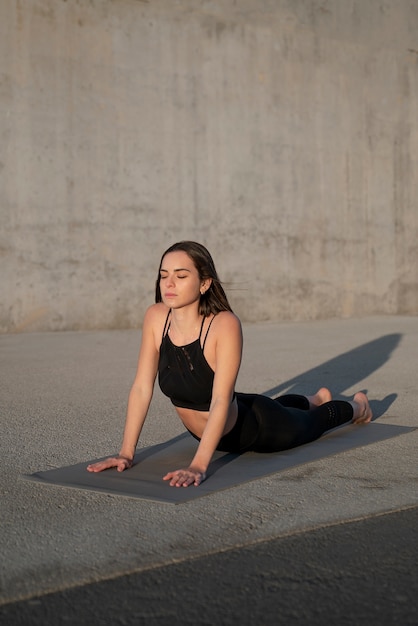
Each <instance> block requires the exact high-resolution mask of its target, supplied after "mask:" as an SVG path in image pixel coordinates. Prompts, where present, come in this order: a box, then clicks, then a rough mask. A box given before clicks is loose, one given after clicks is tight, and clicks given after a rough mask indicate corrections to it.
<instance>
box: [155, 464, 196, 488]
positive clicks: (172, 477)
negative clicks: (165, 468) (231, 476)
mask: <svg viewBox="0 0 418 626" xmlns="http://www.w3.org/2000/svg"><path fill="white" fill-rule="evenodd" d="M163 480H169V481H170V486H171V487H189V485H194V486H195V487H198V486H199V485H200V483H203V481H204V480H206V473H205V472H200V471H199V470H197V469H195V468H194V467H192V466H190V467H187V468H185V469H178V470H175V471H174V472H168V473H167V474H166V475H165V476H164V477H163Z"/></svg>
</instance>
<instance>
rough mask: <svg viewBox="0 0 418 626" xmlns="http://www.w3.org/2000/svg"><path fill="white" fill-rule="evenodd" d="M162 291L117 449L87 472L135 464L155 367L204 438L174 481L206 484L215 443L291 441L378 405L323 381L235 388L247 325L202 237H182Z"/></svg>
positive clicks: (365, 416)
mask: <svg viewBox="0 0 418 626" xmlns="http://www.w3.org/2000/svg"><path fill="white" fill-rule="evenodd" d="M155 300H156V303H155V304H154V305H152V306H151V307H150V308H149V309H148V310H147V312H146V314H145V318H144V323H143V329H142V342H141V349H140V353H139V359H138V368H137V373H136V376H135V380H134V383H133V386H132V389H131V392H130V394H129V401H128V409H127V416H126V423H125V430H124V436H123V442H122V447H121V450H120V453H119V455H118V456H115V457H111V458H108V459H106V460H104V461H100V462H98V463H94V464H92V465H89V466H88V468H87V469H88V471H90V472H101V471H102V470H105V469H108V468H110V467H116V468H117V470H118V471H120V472H121V471H123V470H125V469H128V468H130V467H131V466H132V464H133V458H134V455H135V450H136V446H137V443H138V439H139V436H140V434H141V430H142V427H143V424H144V421H145V418H146V415H147V412H148V408H149V405H150V402H151V397H152V393H153V388H154V382H155V379H156V376H157V373H158V379H159V384H160V387H161V390H162V391H163V393H164V394H166V395H167V396H168V397H169V398H170V399H171V401H172V403H173V404H174V406H175V408H176V411H177V413H178V415H179V417H180V419H181V420H182V422H183V424H184V425H185V427H186V428H187V430H188V431H189V432H190V433H191V434H192V435H193V437H195V438H196V439H197V440H198V441H199V445H198V447H197V450H196V453H195V455H194V457H193V459H192V460H191V463H190V465H189V466H188V467H185V468H182V469H176V470H173V471H172V472H168V474H166V475H165V476H164V477H163V478H164V480H167V481H169V484H170V485H171V486H175V487H188V486H189V485H195V486H198V485H200V483H201V482H202V481H203V480H205V478H206V472H207V469H208V466H209V463H210V461H211V459H212V456H213V454H214V452H215V450H223V451H228V452H245V451H248V450H254V451H257V452H274V451H280V450H286V449H289V448H293V447H295V446H299V445H302V444H305V443H308V442H310V441H313V440H314V439H317V438H318V437H320V436H321V435H322V434H323V433H324V432H326V431H327V430H329V429H331V428H334V427H336V426H340V425H341V424H343V423H345V422H349V421H353V422H354V423H360V422H363V423H367V422H370V420H371V418H372V412H371V409H370V406H369V402H368V400H367V397H366V395H365V394H364V393H362V392H358V393H356V394H355V396H354V399H353V400H352V401H351V402H344V401H338V400H337V401H333V400H332V399H331V393H330V392H329V391H328V389H326V388H324V387H322V388H321V389H319V390H318V391H317V392H316V394H314V395H313V396H300V395H285V396H281V397H279V398H277V399H276V400H273V399H271V398H268V397H266V396H262V395H257V394H242V393H235V390H234V389H235V382H236V379H237V375H238V370H239V367H240V363H241V354H242V332H241V324H240V321H239V319H238V318H237V317H236V316H235V315H234V313H233V312H232V309H231V307H230V305H229V303H228V300H227V297H226V295H225V292H224V290H223V287H222V285H221V283H220V281H219V278H218V275H217V272H216V269H215V266H214V263H213V260H212V257H211V255H210V254H209V252H208V250H207V249H206V248H205V247H204V246H202V245H201V244H198V243H195V242H192V241H182V242H180V243H177V244H174V245H173V246H171V247H170V248H169V249H168V250H167V251H166V252H165V253H164V254H163V256H162V259H161V263H160V268H159V274H158V278H157V282H156V298H155Z"/></svg>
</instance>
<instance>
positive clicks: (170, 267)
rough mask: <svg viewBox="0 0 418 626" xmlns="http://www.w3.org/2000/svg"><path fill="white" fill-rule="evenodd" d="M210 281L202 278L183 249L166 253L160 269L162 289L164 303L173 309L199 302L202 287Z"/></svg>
mask: <svg viewBox="0 0 418 626" xmlns="http://www.w3.org/2000/svg"><path fill="white" fill-rule="evenodd" d="M207 284H210V281H205V280H203V281H202V280H201V279H200V277H199V273H198V271H197V269H196V266H195V264H194V263H193V261H192V259H191V258H190V257H189V255H188V254H187V253H186V252H184V251H183V250H176V251H175V252H169V253H168V254H166V255H165V256H164V258H163V260H162V263H161V269H160V290H161V298H162V301H163V302H164V304H166V305H167V306H168V307H170V308H172V309H180V308H181V307H184V306H189V305H191V304H196V303H198V302H199V298H200V295H201V289H205V287H206V285H207Z"/></svg>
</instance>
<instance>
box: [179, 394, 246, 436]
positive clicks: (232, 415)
mask: <svg viewBox="0 0 418 626" xmlns="http://www.w3.org/2000/svg"><path fill="white" fill-rule="evenodd" d="M175 409H176V411H177V415H178V416H179V418H180V419H181V421H182V422H183V424H184V425H185V427H186V428H187V430H190V432H192V433H193V434H194V435H196V437H199V439H200V438H201V437H202V435H203V431H204V430H205V426H206V422H207V421H208V417H209V411H194V410H193V409H184V408H182V407H178V406H176V407H175ZM237 417H238V405H237V399H236V398H234V400H233V401H232V402H231V405H230V407H229V411H228V417H227V420H226V424H225V428H224V432H223V435H226V434H227V433H229V431H230V430H232V429H233V427H234V426H235V422H236V421H237Z"/></svg>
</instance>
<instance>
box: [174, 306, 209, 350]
mask: <svg viewBox="0 0 418 626" xmlns="http://www.w3.org/2000/svg"><path fill="white" fill-rule="evenodd" d="M201 324H202V315H200V313H199V311H198V310H197V309H191V308H186V307H184V308H182V309H171V324H170V335H171V337H172V338H173V337H174V338H175V340H176V341H175V343H179V342H184V343H187V342H189V341H192V340H194V339H197V337H198V336H199V332H200V326H201Z"/></svg>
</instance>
